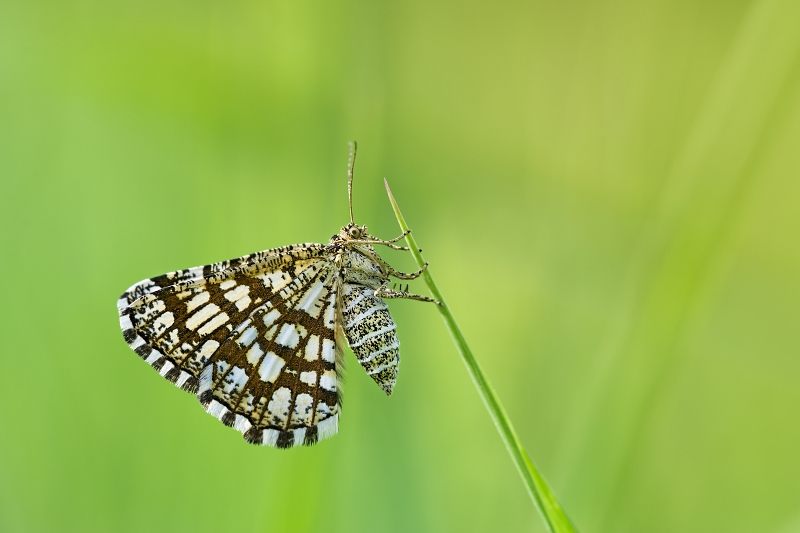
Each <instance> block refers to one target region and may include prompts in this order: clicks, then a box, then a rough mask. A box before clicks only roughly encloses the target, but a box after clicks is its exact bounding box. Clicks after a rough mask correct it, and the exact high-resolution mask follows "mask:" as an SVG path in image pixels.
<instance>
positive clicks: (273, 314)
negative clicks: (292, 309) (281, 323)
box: [264, 309, 281, 326]
mask: <svg viewBox="0 0 800 533" xmlns="http://www.w3.org/2000/svg"><path fill="white" fill-rule="evenodd" d="M280 317H281V312H280V311H278V310H277V309H273V310H272V311H270V312H269V313H267V314H266V315H264V325H265V326H269V325H272V323H273V322H275V321H276V320H278V319H279V318H280Z"/></svg>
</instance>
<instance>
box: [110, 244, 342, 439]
mask: <svg viewBox="0 0 800 533" xmlns="http://www.w3.org/2000/svg"><path fill="white" fill-rule="evenodd" d="M334 274H335V271H334V269H332V268H331V263H330V262H329V261H328V260H327V258H326V256H325V249H324V247H323V246H322V245H316V244H312V245H300V246H290V247H284V248H278V249H274V250H267V251H265V252H258V253H256V254H251V255H249V256H244V257H241V258H238V259H234V260H231V261H225V262H222V263H215V264H213V265H208V266H205V267H196V268H193V269H187V270H182V271H177V272H173V273H170V274H165V275H163V276H159V277H157V278H153V279H150V280H144V281H142V282H140V283H138V284H136V285H134V286H133V287H131V289H129V290H128V291H126V292H125V294H123V295H122V297H121V298H120V302H119V304H118V307H119V309H120V324H121V326H122V329H123V335H124V337H125V339H126V341H128V343H129V344H130V345H131V348H133V349H134V350H135V351H136V352H137V353H138V354H139V355H140V356H141V357H142V358H143V359H145V360H146V361H147V362H148V363H150V364H151V365H152V366H153V367H154V368H155V369H156V370H157V371H158V372H159V373H160V374H161V375H162V376H164V377H165V378H167V379H168V380H170V381H172V382H173V383H175V384H176V385H178V386H180V387H181V388H183V389H185V390H188V391H190V392H195V391H198V395H199V397H200V399H201V402H202V403H203V405H204V407H206V409H207V410H208V411H209V412H210V413H211V414H213V415H214V416H216V417H217V418H219V419H220V420H222V421H223V422H224V423H226V424H227V425H235V426H236V427H237V429H239V430H240V431H242V432H243V433H245V437H246V438H247V440H248V441H250V442H254V443H260V444H269V445H274V446H288V445H296V444H311V443H313V442H315V441H316V439H317V438H321V437H325V436H329V434H334V433H335V432H336V424H337V419H338V408H339V406H338V390H337V389H338V387H337V380H336V366H335V363H336V362H335V355H331V354H332V353H333V351H334V350H333V346H334V337H335V335H334V332H335V329H336V325H335V316H336V313H335V311H334V310H335V298H336V292H335V289H336V279H335V275H334ZM315 343H316V344H315ZM315 346H316V349H317V351H316V358H314V357H313V356H314V355H315V354H314V353H313V352H314V348H315ZM326 350H328V351H326ZM259 352H262V353H259ZM300 352H302V353H300ZM329 352H330V353H329ZM290 356H293V357H290ZM281 361H283V363H281ZM331 380H332V381H331ZM312 392H313V394H312ZM307 397H310V398H311V401H308V398H307ZM326 420H328V422H327V424H326V425H323V424H321V423H322V422H325V421H326ZM317 426H319V428H317ZM299 430H305V431H302V432H301V431H299ZM301 441H302V442H301Z"/></svg>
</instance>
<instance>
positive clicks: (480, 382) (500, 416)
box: [383, 180, 577, 533]
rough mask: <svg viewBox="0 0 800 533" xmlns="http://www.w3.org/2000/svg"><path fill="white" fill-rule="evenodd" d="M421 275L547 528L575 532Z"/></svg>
mask: <svg viewBox="0 0 800 533" xmlns="http://www.w3.org/2000/svg"><path fill="white" fill-rule="evenodd" d="M383 182H384V184H385V185H386V192H387V193H388V194H389V201H390V202H392V209H394V214H395V216H396V217H397V222H398V223H399V224H400V229H401V230H402V231H404V232H405V231H408V225H407V224H406V221H405V219H404V218H403V215H402V214H401V213H400V208H399V207H397V202H396V201H395V199H394V196H393V195H392V191H391V190H390V189H389V183H388V182H387V181H386V180H384V181H383ZM406 241H407V242H408V246H409V248H411V254H412V255H413V256H414V261H416V262H417V265H418V266H419V267H420V268H422V267H423V266H424V265H425V260H424V259H423V258H422V253H420V251H419V247H418V246H417V243H416V241H415V239H414V237H413V236H412V235H411V234H410V233H409V234H408V235H406ZM422 275H423V277H424V278H425V282H426V283H427V284H428V288H429V289H430V291H431V294H432V295H433V297H434V298H436V299H437V300H439V301H440V302H441V304H442V305H440V306H438V308H439V312H440V313H441V315H442V318H443V319H444V323H445V326H446V327H447V331H449V332H450V336H451V337H452V338H453V342H454V343H455V345H456V349H457V350H458V353H459V354H460V355H461V358H462V359H463V361H464V364H465V365H466V366H467V371H468V372H469V375H470V377H471V378H472V382H473V383H475V387H476V388H477V389H478V394H479V395H480V397H481V399H482V400H483V403H484V405H486V409H487V410H488V411H489V415H490V416H491V417H492V420H493V421H494V425H495V427H497V431H498V432H499V433H500V437H501V438H502V439H503V443H504V444H505V445H506V450H508V454H509V455H510V456H511V460H512V461H513V462H514V465H516V467H517V470H518V471H519V475H520V476H521V477H522V481H523V483H524V484H525V487H526V488H527V489H528V494H529V495H530V497H531V499H532V500H533V503H534V505H535V506H536V509H538V511H539V513H540V514H541V515H542V519H543V520H544V523H545V525H546V526H547V529H548V531H550V532H551V533H567V532H571V533H575V532H576V531H577V530H576V529H575V527H574V526H573V525H572V523H571V522H570V521H569V518H567V515H566V513H565V512H564V510H563V509H562V508H561V505H560V504H559V503H558V500H556V497H555V494H553V491H552V490H551V489H550V486H549V485H548V484H547V481H545V479H544V477H543V476H542V475H541V474H540V473H539V470H538V469H537V468H536V466H535V465H534V464H533V461H531V459H530V457H528V454H527V453H526V452H525V449H524V448H523V447H522V443H521V442H520V440H519V437H517V433H516V431H514V426H512V425H511V420H510V419H509V418H508V415H507V414H506V411H505V409H503V404H501V403H500V399H499V398H498V397H497V393H495V391H494V389H493V388H492V385H491V384H490V383H489V379H488V378H487V377H486V374H484V373H483V370H481V367H480V365H479V364H478V361H477V360H476V359H475V356H474V355H472V350H470V349H469V345H467V341H466V340H465V339H464V335H463V334H462V333H461V330H460V329H459V327H458V324H457V323H456V319H455V318H454V317H453V314H452V313H451V312H450V308H448V307H447V303H446V302H445V300H444V297H443V296H442V293H441V292H439V288H438V287H437V286H436V283H435V282H434V281H433V276H431V273H430V270H425V272H423V274H422Z"/></svg>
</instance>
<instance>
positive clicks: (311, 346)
mask: <svg viewBox="0 0 800 533" xmlns="http://www.w3.org/2000/svg"><path fill="white" fill-rule="evenodd" d="M305 359H306V361H316V360H317V359H319V336H318V335H311V336H310V337H309V338H308V343H307V344H306V355H305Z"/></svg>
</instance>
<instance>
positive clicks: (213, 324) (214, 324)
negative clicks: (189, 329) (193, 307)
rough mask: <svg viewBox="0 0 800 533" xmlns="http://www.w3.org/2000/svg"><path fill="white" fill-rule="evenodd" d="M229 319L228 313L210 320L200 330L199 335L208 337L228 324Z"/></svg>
mask: <svg viewBox="0 0 800 533" xmlns="http://www.w3.org/2000/svg"><path fill="white" fill-rule="evenodd" d="M229 318H230V317H228V315H227V313H220V314H218V315H217V316H215V317H214V318H212V319H211V320H209V321H208V322H207V323H206V324H205V325H204V326H203V327H202V328H200V329H198V330H197V333H199V334H200V335H208V334H209V333H213V331H214V330H215V329H217V328H218V327H220V326H221V325H222V324H224V323H225V322H227V321H228V319H229Z"/></svg>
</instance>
